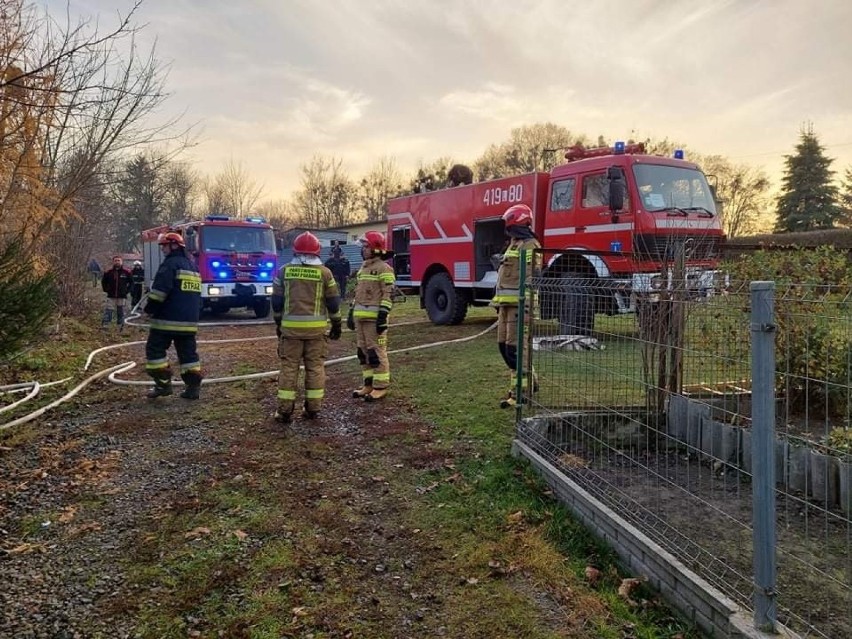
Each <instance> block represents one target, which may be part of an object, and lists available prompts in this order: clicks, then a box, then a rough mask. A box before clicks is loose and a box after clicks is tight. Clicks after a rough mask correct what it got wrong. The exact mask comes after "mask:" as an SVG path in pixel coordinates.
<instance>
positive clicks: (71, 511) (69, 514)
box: [58, 506, 77, 524]
mask: <svg viewBox="0 0 852 639" xmlns="http://www.w3.org/2000/svg"><path fill="white" fill-rule="evenodd" d="M76 514H77V506H66V507H65V508H64V509H63V510H62V514H60V515H59V517H58V519H59V523H62V524H67V523H68V522H69V521H71V520H72V519H74V516H75V515H76Z"/></svg>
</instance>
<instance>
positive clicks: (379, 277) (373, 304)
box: [352, 257, 395, 319]
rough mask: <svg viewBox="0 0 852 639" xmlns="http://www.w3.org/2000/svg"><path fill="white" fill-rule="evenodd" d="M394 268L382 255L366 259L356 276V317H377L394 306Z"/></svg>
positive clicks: (353, 311)
mask: <svg viewBox="0 0 852 639" xmlns="http://www.w3.org/2000/svg"><path fill="white" fill-rule="evenodd" d="M394 279H395V278H394V274H393V268H391V266H390V264H388V263H387V262H385V261H384V260H383V259H382V258H381V257H371V258H370V259H367V260H364V262H363V264H361V269H360V270H359V271H358V275H357V276H356V284H355V299H354V301H353V308H352V315H353V317H354V318H355V319H376V318H377V317H378V316H379V311H380V310H381V309H385V310H387V311H388V312H390V310H391V308H393V283H394Z"/></svg>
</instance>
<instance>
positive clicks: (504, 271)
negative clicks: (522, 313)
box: [491, 237, 541, 306]
mask: <svg viewBox="0 0 852 639" xmlns="http://www.w3.org/2000/svg"><path fill="white" fill-rule="evenodd" d="M537 248H541V244H539V243H538V240H536V239H535V238H534V237H529V238H525V239H512V240H511V241H510V242H509V246H508V247H507V248H506V252H505V253H503V259H502V260H501V262H500V268H499V269H497V291H496V293H495V295H494V298H493V299H492V300H491V303H492V304H493V305H494V306H518V304H519V299H520V288H521V251H522V250H526V283H527V284H529V278H530V277H532V275H533V271H535V270H537V268H538V266H539V265H538V264H537V263H535V262H534V261H533V255H534V253H533V249H537Z"/></svg>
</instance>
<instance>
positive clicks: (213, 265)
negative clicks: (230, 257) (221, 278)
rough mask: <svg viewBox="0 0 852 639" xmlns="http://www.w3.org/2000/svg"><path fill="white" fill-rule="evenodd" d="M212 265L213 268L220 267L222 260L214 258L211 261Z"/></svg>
mask: <svg viewBox="0 0 852 639" xmlns="http://www.w3.org/2000/svg"><path fill="white" fill-rule="evenodd" d="M210 266H212V267H213V268H219V267H220V266H222V262H220V261H219V260H213V261H212V262H210Z"/></svg>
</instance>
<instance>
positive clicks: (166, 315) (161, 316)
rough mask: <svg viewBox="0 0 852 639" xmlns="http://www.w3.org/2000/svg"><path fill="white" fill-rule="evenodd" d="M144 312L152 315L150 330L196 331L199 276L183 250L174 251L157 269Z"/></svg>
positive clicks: (199, 301) (199, 288)
mask: <svg viewBox="0 0 852 639" xmlns="http://www.w3.org/2000/svg"><path fill="white" fill-rule="evenodd" d="M145 312H146V313H148V314H149V315H151V316H152V317H151V330H159V331H170V332H174V333H182V334H185V333H196V332H198V317H199V316H200V315H201V276H200V275H199V274H198V269H196V268H195V264H193V263H192V260H190V259H189V258H188V257H187V256H186V253H184V250H183V249H182V248H176V249H173V250H172V252H171V253H169V254H168V255H167V256H166V259H164V260H163V263H162V264H160V268H159V269H157V274H156V275H155V276H154V282H153V284H151V291H150V292H149V293H148V303H147V304H146V305H145Z"/></svg>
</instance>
